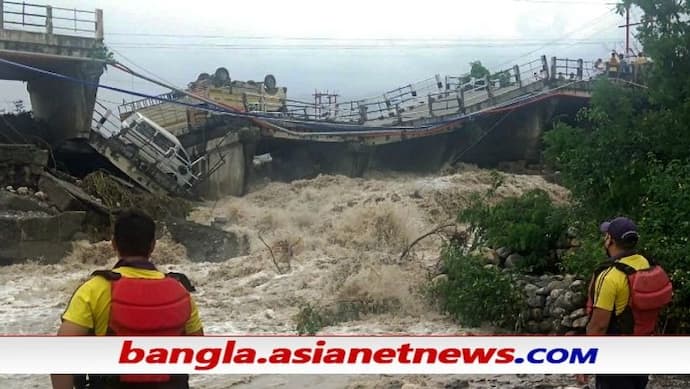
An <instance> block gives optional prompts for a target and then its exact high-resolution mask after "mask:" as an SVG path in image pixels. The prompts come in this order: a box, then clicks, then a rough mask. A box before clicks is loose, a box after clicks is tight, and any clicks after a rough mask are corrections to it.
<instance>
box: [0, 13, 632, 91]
mask: <svg viewBox="0 0 690 389" xmlns="http://www.w3.org/2000/svg"><path fill="white" fill-rule="evenodd" d="M610 2H611V0H580V1H578V0H481V1H458V0H456V1H452V2H451V1H449V2H445V1H436V0H426V1H415V2H407V1H374V0H368V1H360V0H347V1H338V2H334V1H318V2H317V1H304V0H290V1H286V0H263V1H227V0H196V1H171V0H138V1H132V0H117V1H115V0H51V1H49V2H48V3H49V4H51V5H53V6H60V7H69V8H73V7H76V8H80V9H94V8H100V9H103V11H104V15H105V16H104V18H105V23H104V25H105V37H106V38H105V41H106V44H107V45H108V46H109V47H110V48H111V49H112V50H113V51H114V52H115V55H116V58H118V59H119V60H121V61H122V62H123V63H125V64H128V65H132V63H133V64H134V65H136V66H139V67H141V68H143V69H146V70H148V71H150V72H152V73H154V74H156V75H157V76H158V77H160V78H161V79H164V80H167V81H169V82H172V83H174V84H176V85H178V86H185V85H186V84H187V83H188V82H190V81H192V80H194V79H196V77H197V75H198V74H199V73H201V72H209V73H211V72H213V71H214V70H215V69H216V68H217V67H219V66H225V67H227V68H228V69H229V70H230V74H231V77H232V78H233V79H238V80H248V79H254V80H261V79H263V77H264V75H265V74H267V73H272V74H274V75H275V76H276V78H277V80H278V84H279V85H280V86H286V87H288V96H289V97H292V98H298V99H311V97H310V94H311V93H313V91H314V89H320V90H326V89H329V90H335V91H337V92H338V93H340V94H341V95H342V96H343V99H350V98H360V97H366V96H371V95H375V94H380V93H382V92H384V91H386V90H389V89H393V88H395V87H398V86H401V85H404V84H407V83H409V82H413V81H417V80H421V79H425V78H427V77H430V76H433V75H434V74H436V73H439V74H442V75H445V74H451V75H459V74H462V73H465V72H467V71H468V62H470V61H472V60H475V59H480V60H482V62H483V63H484V64H485V65H487V66H488V67H489V68H490V69H491V70H492V71H496V70H499V69H503V68H508V67H510V66H512V65H513V64H521V63H524V62H528V61H530V60H532V59H535V58H538V57H539V56H540V55H541V54H546V55H547V56H549V57H550V56H554V55H555V56H568V57H570V58H581V57H582V58H585V59H596V58H597V57H606V56H607V53H608V52H610V50H611V49H618V50H620V49H622V47H623V42H624V32H623V29H620V28H618V27H617V26H618V25H619V24H622V22H623V20H622V18H621V17H620V16H618V15H615V14H614V13H613V12H612V9H613V5H611V4H610ZM635 17H636V15H635V13H633V18H635ZM101 82H102V83H107V84H111V85H115V86H119V87H125V88H131V89H136V90H139V91H145V92H151V93H153V92H163V91H162V90H160V89H159V88H157V87H153V86H151V85H148V84H147V83H145V82H143V81H141V80H136V79H133V78H132V77H131V76H128V75H126V74H124V73H121V72H119V71H117V70H114V69H110V70H108V72H107V73H106V75H105V76H104V77H103V78H102V79H101ZM0 88H1V89H0V98H2V101H3V103H5V104H7V102H8V101H11V100H12V99H16V98H23V99H25V100H28V95H27V93H26V90H25V86H24V85H23V84H22V83H9V82H3V83H1V84H0ZM99 96H100V97H101V98H105V99H107V100H117V101H121V100H122V99H123V98H125V99H130V97H127V96H122V95H115V94H112V93H101V94H100V95H99Z"/></svg>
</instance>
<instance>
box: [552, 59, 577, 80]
mask: <svg viewBox="0 0 690 389" xmlns="http://www.w3.org/2000/svg"><path fill="white" fill-rule="evenodd" d="M584 67H585V66H584V61H583V60H582V59H570V58H556V57H553V58H551V79H552V80H573V81H574V80H582V79H583V78H585V74H584Z"/></svg>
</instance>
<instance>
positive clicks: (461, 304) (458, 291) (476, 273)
mask: <svg viewBox="0 0 690 389" xmlns="http://www.w3.org/2000/svg"><path fill="white" fill-rule="evenodd" d="M442 260H443V263H444V265H445V268H446V270H447V278H444V279H441V280H439V281H437V282H435V283H433V284H432V285H431V290H430V294H431V297H432V298H434V299H435V300H437V301H438V302H439V304H440V308H441V309H442V310H443V311H444V312H446V313H448V314H449V315H450V316H452V317H453V318H455V319H456V320H458V321H459V322H461V323H463V324H465V325H468V326H479V325H482V324H490V325H494V326H499V327H503V328H514V327H515V325H516V324H517V323H518V315H519V313H520V308H521V306H522V304H521V295H520V293H519V290H517V289H516V287H515V286H514V283H513V281H512V279H511V278H510V276H509V275H508V274H507V273H503V272H501V271H500V270H499V269H498V268H496V267H492V266H484V265H482V264H481V262H480V260H479V258H476V257H474V256H471V255H469V254H468V253H467V250H466V249H463V248H461V247H459V246H457V245H450V246H447V247H446V248H445V249H444V250H443V253H442Z"/></svg>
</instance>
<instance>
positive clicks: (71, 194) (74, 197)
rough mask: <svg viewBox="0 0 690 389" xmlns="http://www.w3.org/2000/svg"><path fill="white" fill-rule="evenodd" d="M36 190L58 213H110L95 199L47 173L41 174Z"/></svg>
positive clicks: (69, 183)
mask: <svg viewBox="0 0 690 389" xmlns="http://www.w3.org/2000/svg"><path fill="white" fill-rule="evenodd" d="M38 189H40V190H41V191H42V192H44V193H45V194H46V195H48V198H49V199H50V203H51V204H53V205H55V207H57V209H59V210H60V211H86V210H89V209H93V210H96V211H99V212H102V213H106V214H107V213H109V212H110V210H109V209H108V208H107V207H105V206H103V205H102V204H100V203H99V202H98V200H97V199H96V198H95V197H93V196H91V195H90V194H88V193H86V192H84V191H83V190H82V189H81V188H80V187H78V186H76V185H74V184H72V183H71V182H67V181H65V180H61V179H59V178H57V177H55V176H54V175H52V174H50V173H47V172H44V173H43V174H41V178H40V179H39V181H38Z"/></svg>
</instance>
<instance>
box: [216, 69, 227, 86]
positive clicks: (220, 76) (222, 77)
mask: <svg viewBox="0 0 690 389" xmlns="http://www.w3.org/2000/svg"><path fill="white" fill-rule="evenodd" d="M213 81H214V83H215V84H218V85H219V86H223V85H227V84H229V83H230V72H229V71H228V69H226V68H223V67H220V68H218V69H216V73H215V74H214V77H213Z"/></svg>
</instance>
